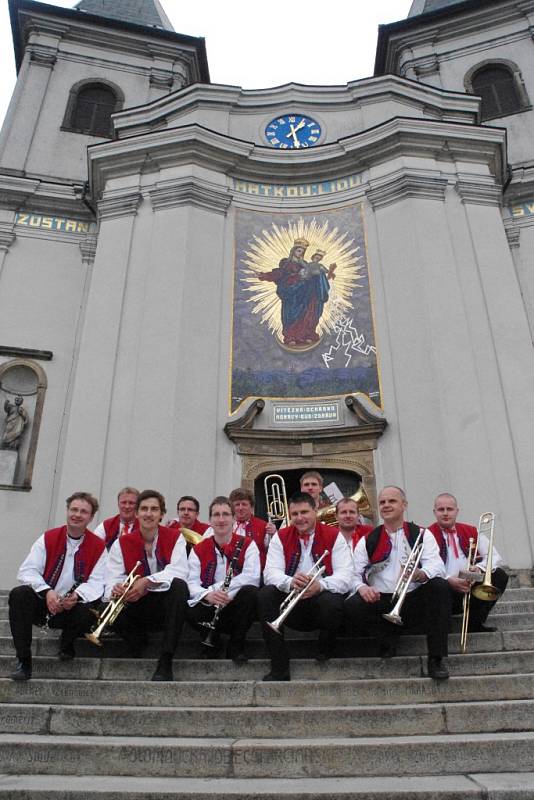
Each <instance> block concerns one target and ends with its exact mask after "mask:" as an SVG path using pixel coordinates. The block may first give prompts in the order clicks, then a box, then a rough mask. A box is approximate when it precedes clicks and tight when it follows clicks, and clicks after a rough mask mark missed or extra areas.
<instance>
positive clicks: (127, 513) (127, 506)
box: [95, 486, 139, 550]
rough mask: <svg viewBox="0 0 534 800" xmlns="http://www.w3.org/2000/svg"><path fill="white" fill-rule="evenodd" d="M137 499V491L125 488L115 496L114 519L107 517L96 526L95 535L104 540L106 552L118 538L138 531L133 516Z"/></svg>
mask: <svg viewBox="0 0 534 800" xmlns="http://www.w3.org/2000/svg"><path fill="white" fill-rule="evenodd" d="M138 497H139V491H138V489H134V488H133V487H132V486H125V487H124V489H121V490H120V492H119V493H118V495H117V505H118V507H119V513H118V514H115V516H114V517H108V519H105V520H104V521H103V522H101V523H100V525H97V526H96V528H95V533H96V535H97V536H100V538H101V539H104V541H105V543H106V547H107V549H108V550H109V548H110V547H111V545H112V544H113V542H114V541H115V539H117V538H118V537H119V536H122V535H123V534H124V533H131V532H132V531H134V530H135V531H137V530H139V523H138V522H137V517H136V515H135V510H136V506H137V498H138Z"/></svg>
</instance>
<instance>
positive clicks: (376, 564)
mask: <svg viewBox="0 0 534 800" xmlns="http://www.w3.org/2000/svg"><path fill="white" fill-rule="evenodd" d="M407 507H408V503H407V500H406V495H405V493H404V491H403V490H402V489H400V488H399V487H398V486H386V487H385V488H384V489H382V491H381V492H380V495H379V497H378V508H379V512H380V516H381V517H382V519H383V520H384V524H383V525H380V526H379V527H378V528H375V529H374V530H373V531H372V532H371V533H369V534H368V535H367V536H366V537H364V538H363V539H360V541H359V542H358V544H357V545H356V549H355V550H354V569H355V572H356V583H355V585H354V592H353V594H352V595H351V597H349V598H348V599H347V600H346V601H345V613H346V617H347V620H348V622H349V624H350V625H351V626H353V627H354V628H356V629H357V630H362V631H364V632H365V633H368V634H369V635H372V636H376V637H377V639H378V642H379V646H380V655H381V657H383V658H390V657H392V656H394V655H395V653H396V644H397V638H398V635H399V633H400V631H401V627H400V626H399V625H395V624H393V623H391V622H388V621H387V620H385V619H384V617H383V616H382V615H383V614H384V613H387V612H389V611H390V610H391V606H392V602H391V598H392V593H393V591H394V589H395V586H396V584H397V580H398V578H399V576H400V574H401V571H402V564H403V562H404V561H406V558H407V556H408V554H409V553H410V551H411V549H412V547H413V545H414V543H415V540H416V538H417V536H418V534H419V532H420V527H419V526H418V525H414V524H413V523H407V522H405V521H404V512H405V510H406V508H407ZM422 541H423V550H422V557H421V561H420V566H419V567H418V568H417V569H416V570H415V571H414V572H413V573H412V578H411V582H410V584H409V587H408V592H407V594H406V599H405V602H404V605H403V607H402V612H401V614H402V620H403V623H404V624H405V625H407V626H413V625H418V626H422V627H423V628H424V630H425V633H426V637H427V646H428V674H429V675H430V676H431V677H432V678H436V679H444V678H448V677H449V673H448V670H447V667H446V664H445V661H444V657H445V656H446V655H447V635H448V629H449V620H450V600H449V589H448V585H447V582H446V581H445V580H444V575H445V570H444V567H443V561H442V560H441V558H440V555H439V551H438V547H437V544H436V540H435V539H434V537H433V536H432V534H431V533H430V532H429V531H427V530H425V532H424V535H423V537H422Z"/></svg>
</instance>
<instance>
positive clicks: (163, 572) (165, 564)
mask: <svg viewBox="0 0 534 800" xmlns="http://www.w3.org/2000/svg"><path fill="white" fill-rule="evenodd" d="M164 514H165V498H164V497H163V495H161V494H160V493H159V492H156V491H154V490H152V489H146V490H145V491H144V492H141V494H140V495H139V497H138V498H137V519H138V520H139V530H138V531H134V532H133V533H127V534H125V535H124V536H121V537H120V538H119V539H117V541H116V542H115V544H114V545H113V546H112V548H111V550H110V551H109V563H108V570H107V574H106V596H109V595H111V597H112V598H113V599H116V598H118V597H121V596H122V595H123V594H124V592H125V587H124V581H125V579H126V577H127V576H128V575H129V574H130V573H131V572H132V570H133V569H134V568H135V566H136V564H137V562H140V565H139V566H138V567H137V569H136V572H135V573H134V574H136V575H139V576H140V577H139V578H138V579H137V580H136V581H135V583H134V584H133V586H132V587H131V588H130V589H128V591H127V594H126V595H125V599H126V601H127V604H126V606H125V607H124V609H123V610H122V611H121V613H120V614H119V616H118V617H117V619H116V621H115V622H114V623H113V629H114V630H115V631H116V632H117V633H118V634H119V636H122V638H123V639H124V640H125V642H126V643H127V644H128V645H129V648H130V652H131V655H132V656H134V657H136V656H139V655H141V652H142V650H143V648H144V646H145V645H146V641H147V633H148V632H149V631H152V630H157V629H163V641H162V644H161V651H160V657H159V661H158V664H157V666H156V670H155V672H154V674H153V675H152V680H153V681H172V680H173V678H174V676H173V671H172V659H173V655H174V652H175V650H176V647H177V645H178V640H179V638H180V634H181V632H182V628H183V625H184V621H185V613H186V609H187V599H188V597H189V594H188V591H187V583H186V579H187V556H186V547H185V539H184V538H183V536H181V535H180V531H179V530H171V529H170V528H165V527H163V526H162V525H160V522H161V520H162V518H163V515H164Z"/></svg>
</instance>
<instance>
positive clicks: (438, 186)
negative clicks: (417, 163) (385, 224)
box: [366, 173, 448, 210]
mask: <svg viewBox="0 0 534 800" xmlns="http://www.w3.org/2000/svg"><path fill="white" fill-rule="evenodd" d="M447 183H448V181H447V179H446V178H440V177H430V176H427V175H418V174H413V173H412V174H410V173H403V174H402V175H398V174H396V175H392V176H389V177H388V178H386V179H381V180H380V182H378V181H376V182H375V181H370V187H371V188H370V189H369V191H368V192H367V195H366V196H367V199H368V200H369V202H370V203H371V206H372V207H373V209H375V210H376V209H377V208H381V207H382V206H388V205H391V203H396V202H398V201H399V200H404V199H406V198H407V197H418V198H423V199H425V200H440V201H444V200H445V192H446V189H447Z"/></svg>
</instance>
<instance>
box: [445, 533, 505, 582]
mask: <svg viewBox="0 0 534 800" xmlns="http://www.w3.org/2000/svg"><path fill="white" fill-rule="evenodd" d="M441 532H442V534H443V539H444V540H445V545H446V547H447V560H446V562H445V572H446V575H447V578H456V577H457V576H458V573H459V572H461V571H464V570H466V569H467V556H466V555H465V554H464V551H463V550H462V548H461V546H460V540H459V538H458V534H457V533H456V530H454V531H450V532H449V531H447V530H444V529H443V528H442V529H441ZM450 537H452V538H450ZM452 539H454V543H455V544H456V553H457V554H458V555H456V553H455V549H454V544H453V542H452ZM492 549H493V556H492V561H491V568H492V571H493V570H495V569H497V567H500V565H501V564H502V558H501V556H500V555H499V553H498V552H497V550H496V549H495V547H493V548H492ZM488 552H489V539H488V537H487V536H484V534H481V535H480V534H479V536H478V555H479V556H481V557H482V558H481V560H480V561H477V564H476V566H477V567H478V568H479V569H481V570H482V571H485V570H486V566H487V564H488Z"/></svg>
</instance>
